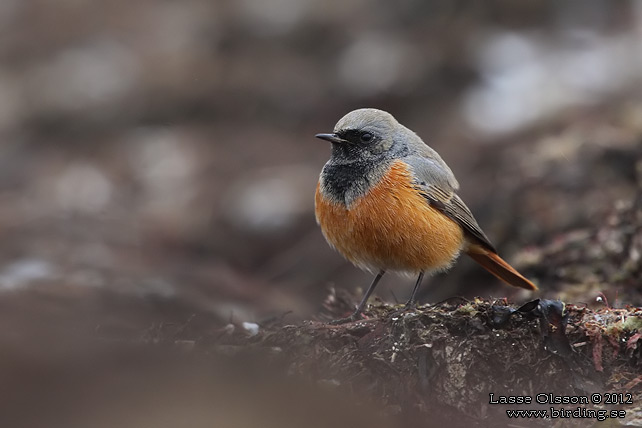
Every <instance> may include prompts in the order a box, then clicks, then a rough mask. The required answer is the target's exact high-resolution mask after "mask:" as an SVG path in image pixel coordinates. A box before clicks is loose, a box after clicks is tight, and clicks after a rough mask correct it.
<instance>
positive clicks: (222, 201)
mask: <svg viewBox="0 0 642 428" xmlns="http://www.w3.org/2000/svg"><path fill="white" fill-rule="evenodd" d="M641 84H642V3H640V2H636V1H623V2H610V1H608V0H577V1H564V2H556V1H545V2H542V1H534V0H533V1H530V0H529V1H520V2H510V1H501V0H495V1H483V2H457V1H455V2H453V1H447V0H438V1H423V0H422V1H420V0H404V1H400V2H387V1H383V0H382V1H365V0H341V1H337V0H328V1H324V2H320V1H313V0H237V1H232V0H218V1H204V0H184V1H181V2H177V1H169V0H164V1H146V0H137V1H134V2H132V1H124V0H113V1H109V2H96V1H91V0H59V1H56V2H50V1H44V0H28V1H24V0H3V1H2V2H0V140H1V145H0V343H3V344H4V345H3V347H4V350H5V351H6V352H3V354H4V357H2V358H15V359H19V360H21V359H24V358H26V357H29V358H33V359H35V361H36V362H34V364H35V365H37V364H39V363H37V362H38V361H41V360H42V361H45V360H46V359H47V358H53V357H50V355H60V356H61V358H63V356H65V355H67V354H65V352H64V350H65V349H67V348H66V347H67V346H71V345H70V343H75V342H74V341H73V340H71V339H70V338H71V337H75V336H74V335H87V336H91V337H94V336H96V337H100V338H103V339H104V338H107V339H109V340H115V341H128V340H153V338H154V337H155V336H154V334H156V333H157V332H158V331H161V330H163V329H172V328H174V329H175V330H176V331H180V332H181V334H182V335H183V336H181V337H188V338H199V337H203V336H207V335H210V334H215V332H216V331H218V330H217V329H219V328H221V327H222V326H224V325H225V324H227V323H228V322H230V321H232V322H233V323H239V322H244V321H248V322H259V323H260V322H262V321H264V320H266V319H268V318H269V317H274V316H277V317H279V316H283V315H284V314H286V313H288V315H286V320H288V321H296V320H299V319H310V318H312V317H315V316H317V314H318V313H319V312H320V310H321V309H322V304H323V302H324V300H325V299H326V298H327V296H328V295H329V294H331V293H332V289H347V290H355V292H356V293H357V294H358V293H359V292H358V291H356V289H357V288H359V287H366V286H367V285H368V284H369V281H370V280H371V276H370V275H369V274H365V273H362V272H360V271H358V270H357V269H356V268H354V267H352V266H350V265H349V264H347V263H346V262H345V261H343V259H342V258H341V257H340V256H339V255H338V254H336V253H334V252H333V251H332V250H331V249H330V248H329V247H328V246H327V245H326V244H325V242H324V240H323V237H322V235H321V232H320V231H319V229H318V228H317V226H316V224H315V220H314V214H313V194H314V189H315V185H316V181H317V178H318V174H319V172H320V170H321V168H322V166H323V164H324V163H325V161H326V160H327V158H328V157H329V153H330V148H329V145H328V144H327V143H325V142H323V141H320V140H316V139H315V138H314V137H313V135H314V134H315V133H318V132H329V131H330V130H332V128H333V126H334V124H335V123H336V121H337V120H338V119H339V118H340V117H341V116H343V115H344V114H345V113H347V112H348V111H350V110H353V109H355V108H359V107H376V108H381V109H384V110H387V111H390V112H391V113H392V114H393V115H395V116H396V117H397V119H398V120H399V121H400V122H402V123H403V124H405V125H406V126H408V127H409V128H411V129H413V130H414V131H416V132H417V133H418V134H419V135H420V136H421V137H422V138H423V139H424V140H425V141H426V142H427V143H428V144H430V145H431V146H432V147H433V148H435V149H436V150H437V151H438V152H439V153H440V154H441V155H442V157H443V158H444V159H445V160H446V162H447V163H448V164H449V165H450V166H451V168H452V169H453V171H454V172H455V174H456V176H457V177H458V180H459V182H460V184H461V195H462V197H463V199H464V200H465V201H466V202H467V204H468V205H469V206H470V208H471V210H472V211H473V213H475V215H476V217H477V219H478V221H479V223H480V225H481V226H482V228H483V229H484V230H485V231H486V233H487V234H488V236H489V237H490V238H491V240H492V241H493V243H494V244H495V246H496V247H497V248H498V249H499V252H500V254H502V256H504V257H505V258H506V259H507V260H510V261H512V262H514V263H515V264H516V266H517V267H519V268H520V269H523V270H524V273H525V274H526V275H527V276H529V275H530V276H532V277H533V278H534V279H535V280H536V281H537V282H539V284H540V287H541V288H542V292H543V293H542V295H543V296H545V297H549V298H558V297H568V296H572V297H573V298H574V299H576V301H579V302H588V301H591V300H592V299H594V298H595V296H596V295H597V294H596V293H598V292H599V291H602V290H604V289H605V287H608V286H611V285H613V284H615V285H618V286H622V287H621V288H620V289H618V290H619V296H620V298H625V299H626V300H625V301H624V303H631V304H640V303H642V297H641V290H642V286H641V285H640V284H639V283H635V284H631V283H630V282H629V283H626V284H616V282H617V281H615V280H613V281H611V280H609V278H611V277H609V276H606V277H605V276H604V275H599V274H596V275H595V276H594V277H591V281H592V284H593V285H592V286H591V287H588V288H586V287H584V288H577V287H576V288H575V289H574V290H575V291H574V292H573V293H567V292H563V291H562V290H565V288H564V287H566V285H568V286H569V287H571V288H573V287H574V286H575V285H577V284H573V281H566V283H569V284H566V283H562V282H560V281H559V278H558V277H556V276H555V275H556V274H552V275H551V274H544V273H542V268H541V266H542V265H546V264H547V263H548V261H547V259H546V254H547V253H546V251H544V250H541V248H544V247H547V246H549V245H551V244H552V243H555V242H560V239H570V238H568V235H567V234H568V233H570V232H572V231H588V232H586V233H587V234H588V235H586V236H585V238H586V239H590V238H591V237H592V232H590V231H596V230H598V228H599V227H601V225H603V224H605V222H606V221H607V219H608V216H609V215H611V214H612V213H613V212H614V210H616V209H617V208H618V207H624V208H626V207H629V208H630V206H631V205H630V204H631V203H632V201H634V200H635V198H636V195H637V193H638V192H639V190H638V189H639V186H638V184H637V180H638V179H639V172H636V171H637V170H636V168H639V164H640V159H642V156H641V155H640V147H641V144H642V90H641V89H640V88H642V86H641ZM636 165H638V166H636ZM582 233H584V232H582ZM560 236H563V237H564V238H560ZM572 236H573V237H575V238H572V239H576V238H577V234H576V235H572ZM582 236H584V235H582ZM580 243H581V240H580ZM608 248H609V249H608V250H609V251H611V253H609V254H610V255H613V254H615V255H616V256H617V255H618V254H622V253H623V251H624V249H623V248H622V247H617V246H615V247H613V248H611V247H608ZM602 256H603V255H601V254H597V255H595V257H598V258H599V257H602ZM635 260H639V254H638V258H637V259H635ZM538 266H539V267H538ZM636 266H637V267H635V268H636V269H638V268H639V264H638V265H636ZM556 278H557V279H556ZM604 278H607V280H608V281H607V282H608V284H606V283H605V280H604ZM582 279H584V280H585V279H586V278H582ZM582 279H578V280H577V281H576V282H577V283H580V282H583V281H582ZM383 283H384V286H383V287H382V288H381V290H380V292H379V295H380V296H381V297H382V298H384V299H386V300H389V301H394V300H395V299H397V300H399V301H404V299H405V298H406V297H407V295H408V293H409V291H410V289H411V286H412V280H408V279H400V278H396V277H394V276H389V277H386V278H384V280H383ZM627 290H628V291H627ZM564 293H566V294H564ZM454 295H462V296H465V297H473V296H476V295H481V296H484V297H491V296H497V297H500V296H509V297H510V298H512V299H515V300H520V299H524V298H526V297H528V296H527V295H522V294H519V292H518V291H517V290H513V289H509V288H507V287H505V286H503V285H502V284H500V283H499V282H498V281H497V280H495V279H494V278H493V277H492V276H490V275H489V274H487V273H485V271H483V270H482V269H481V268H479V267H477V266H475V265H474V263H472V262H470V261H468V260H461V261H460V262H459V263H458V264H457V265H456V267H455V268H454V269H453V270H452V272H450V273H449V274H447V275H438V276H436V277H433V278H432V279H430V281H426V282H425V290H424V291H423V296H422V297H421V299H422V300H423V301H424V302H427V301H437V300H440V299H444V298H447V297H450V296H454ZM623 296H624V297H623ZM290 311H291V312H290ZM177 326H178V327H177ZM172 331H174V330H172ZM45 332H46V333H45ZM35 337H38V338H39V339H38V340H37V341H36V342H37V343H38V346H35V345H33V342H34V341H35V339H34V338H35ZM63 338H66V339H63ZM67 339H69V340H67ZM42 344H45V347H46V349H47V350H48V352H47V353H45V354H46V355H43V354H42V353H41V352H40V350H41V348H40V345H42ZM33 346H35V347H33ZM58 348H60V353H59V354H57V353H56V352H53V351H52V349H58ZM64 358H66V357H64ZM64 358H63V359H64ZM12 361H13V360H12ZM21 361H22V360H21ZM42 361H41V362H42ZM0 383H1V382H0Z"/></svg>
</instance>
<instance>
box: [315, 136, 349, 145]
mask: <svg viewBox="0 0 642 428" xmlns="http://www.w3.org/2000/svg"><path fill="white" fill-rule="evenodd" d="M315 137H317V138H320V139H322V140H326V141H329V142H331V143H337V144H346V143H348V141H347V140H344V139H343V138H341V137H339V136H338V135H337V134H317V135H315Z"/></svg>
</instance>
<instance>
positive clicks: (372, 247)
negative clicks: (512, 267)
mask: <svg viewBox="0 0 642 428" xmlns="http://www.w3.org/2000/svg"><path fill="white" fill-rule="evenodd" d="M315 213H316V217H317V221H318V223H319V225H320V226H321V230H322V231H323V235H324V236H325V238H326V239H327V241H328V242H329V243H330V245H332V246H333V247H334V248H336V249H337V250H338V251H339V252H340V253H341V254H342V255H343V256H344V257H345V258H347V259H348V260H350V261H351V262H352V263H353V264H355V265H357V266H359V267H360V268H363V269H367V270H370V271H378V270H380V269H384V270H391V271H400V272H405V273H417V272H420V271H430V270H439V269H445V268H447V267H449V266H450V264H451V263H452V262H453V260H454V259H455V258H456V257H457V255H458V254H459V251H460V250H461V248H462V244H463V231H462V229H461V227H460V226H459V225H458V224H457V223H455V222H454V221H453V220H451V219H449V218H448V217H446V216H445V215H443V214H442V213H440V212H439V211H437V210H436V209H434V208H433V207H431V206H430V205H429V204H428V203H427V202H426V200H425V199H424V198H423V197H422V196H421V195H420V194H419V193H418V192H417V191H416V190H415V189H414V188H413V187H412V184H411V174H410V172H409V171H408V168H407V167H406V166H405V164H404V163H403V162H401V161H396V162H394V163H393V165H392V167H391V168H390V171H389V172H388V173H387V174H386V175H385V176H384V177H383V178H382V179H381V181H380V182H379V183H377V184H376V185H375V186H373V187H372V188H371V189H370V190H369V192H368V194H367V195H365V196H362V197H360V198H358V199H357V200H356V201H355V202H354V203H353V204H352V205H351V206H350V207H349V208H348V207H346V206H345V205H344V204H343V203H338V202H332V201H330V200H329V199H328V198H326V197H325V196H324V195H323V194H322V192H321V190H320V187H319V185H317V191H316V197H315Z"/></svg>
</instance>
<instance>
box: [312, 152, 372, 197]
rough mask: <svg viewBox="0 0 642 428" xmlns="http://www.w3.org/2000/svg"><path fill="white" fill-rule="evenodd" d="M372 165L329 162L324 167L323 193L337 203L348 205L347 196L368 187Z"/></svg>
mask: <svg viewBox="0 0 642 428" xmlns="http://www.w3.org/2000/svg"><path fill="white" fill-rule="evenodd" d="M371 172H372V165H369V163H368V162H364V161H353V162H346V163H335V162H328V163H327V164H325V166H324V167H323V191H324V193H325V194H326V195H327V196H329V197H330V198H332V199H333V200H335V201H340V202H343V203H346V202H347V201H346V194H347V193H348V192H349V191H351V190H352V191H353V192H350V193H351V196H354V195H352V193H354V191H355V190H359V189H364V190H365V188H367V187H368V185H369V184H370V183H369V179H368V177H369V176H370V175H371V174H370V173H371Z"/></svg>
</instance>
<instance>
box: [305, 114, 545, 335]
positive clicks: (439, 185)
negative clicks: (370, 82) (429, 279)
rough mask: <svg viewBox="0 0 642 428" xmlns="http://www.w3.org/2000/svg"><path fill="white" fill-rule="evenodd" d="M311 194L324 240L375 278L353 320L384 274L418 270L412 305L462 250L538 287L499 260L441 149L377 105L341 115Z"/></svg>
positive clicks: (506, 276)
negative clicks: (424, 286)
mask: <svg viewBox="0 0 642 428" xmlns="http://www.w3.org/2000/svg"><path fill="white" fill-rule="evenodd" d="M315 137H316V138H320V139H321V140H325V141H329V142H330V143H331V155H330V159H329V160H328V161H327V163H326V164H325V165H324V166H323V169H322V170H321V174H320V176H319V181H318V183H317V187H316V192H315V201H314V202H315V203H314V206H315V210H314V211H315V217H316V221H317V223H318V224H319V226H320V227H321V232H322V233H323V236H324V237H325V239H326V241H327V242H328V244H329V245H330V246H331V247H332V248H334V249H335V250H337V251H338V252H339V253H340V254H341V255H343V257H345V258H346V259H347V260H348V261H350V262H351V263H352V264H354V265H355V266H356V267H358V268H361V269H363V270H365V271H368V272H371V273H373V274H375V277H374V279H373V281H372V283H371V284H370V286H369V287H368V289H367V290H366V292H365V294H364V295H363V298H362V300H361V302H360V303H359V305H358V306H357V307H356V309H355V311H354V312H353V313H352V314H351V315H350V316H349V317H347V318H343V319H340V320H336V321H335V322H336V323H343V322H350V321H356V320H358V319H359V318H360V317H361V314H362V312H363V310H364V308H365V306H366V304H367V302H368V299H369V297H370V295H371V294H372V293H373V291H374V290H375V288H376V287H377V284H378V283H379V281H380V280H381V278H382V277H383V275H384V274H385V273H386V272H394V273H398V274H402V275H406V276H408V275H411V276H413V277H414V276H416V277H417V280H416V282H415V286H414V288H413V290H412V294H411V296H410V299H409V300H408V302H407V303H406V308H411V307H413V306H415V304H416V298H417V291H418V290H419V288H420V285H421V282H422V280H423V277H424V275H425V274H426V273H428V274H431V273H436V272H441V271H445V270H447V269H449V268H450V267H451V266H452V265H453V263H454V262H455V260H456V259H457V258H458V257H459V255H460V254H461V253H465V254H467V255H468V256H470V257H471V258H472V259H473V260H474V261H476V262H477V263H479V264H480V265H481V266H482V267H484V268H485V269H486V270H488V271H489V272H490V273H491V274H493V275H495V276H496V277H497V278H499V279H500V280H502V281H503V282H505V283H507V284H509V285H512V286H514V287H520V288H523V289H526V290H537V286H536V285H535V284H533V283H532V282H531V281H530V280H528V279H527V278H526V277H524V276H523V275H522V274H520V273H519V272H518V271H517V270H516V269H515V268H513V267H512V266H511V265H510V264H508V263H507V262H506V261H505V260H503V259H502V258H501V257H500V256H499V255H498V254H497V250H496V249H495V247H494V246H493V244H492V243H491V242H490V240H489V239H488V237H487V236H486V234H485V233H484V232H483V231H482V229H481V227H480V226H479V224H478V223H477V221H476V220H475V218H474V217H473V214H472V213H471V211H470V209H469V208H468V207H467V206H466V204H465V203H464V201H462V199H461V198H460V197H459V195H458V194H457V191H458V190H459V183H458V182H457V179H456V178H455V175H454V174H453V172H452V171H451V169H450V168H449V167H448V165H447V164H446V162H444V160H443V159H442V158H441V156H439V154H438V153H437V152H436V151H435V150H434V149H432V148H431V147H430V146H428V145H427V144H426V143H424V141H423V140H422V139H421V138H420V137H419V136H418V135H417V134H416V133H414V132H413V131H411V130H410V129H408V128H407V127H405V126H403V125H402V124H400V123H399V122H398V121H397V120H396V119H395V118H394V116H392V115H391V114H390V113H388V112H386V111H383V110H378V109H374V108H362V109H358V110H354V111H351V112H349V113H348V114H346V115H345V116H343V117H342V118H341V119H340V120H339V121H338V122H337V124H336V125H335V127H334V129H333V131H332V132H331V133H322V134H316V135H315Z"/></svg>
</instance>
